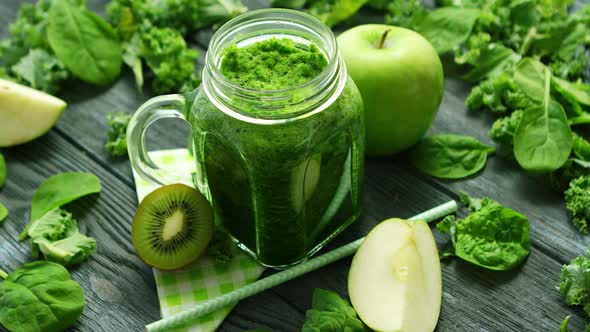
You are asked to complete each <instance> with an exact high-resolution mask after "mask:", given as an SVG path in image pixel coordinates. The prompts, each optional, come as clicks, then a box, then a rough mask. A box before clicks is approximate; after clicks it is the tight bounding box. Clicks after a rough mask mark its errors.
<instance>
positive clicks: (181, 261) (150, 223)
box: [131, 184, 213, 270]
mask: <svg viewBox="0 0 590 332" xmlns="http://www.w3.org/2000/svg"><path fill="white" fill-rule="evenodd" d="M212 235H213V209H212V208H211V205H210V204H209V202H208V201H207V199H206V198H205V197H204V196H203V195H202V194H201V193H200V192H199V191H197V190H196V189H194V188H191V187H189V186H186V185H184V184H172V185H167V186H164V187H161V188H159V189H156V190H155V191H153V192H152V193H150V194H149V195H147V196H146V197H145V198H144V199H143V201H142V202H141V204H139V208H137V212H136V213H135V217H134V218H133V225H132V227H131V238H132V240H133V245H134V246H135V250H136V251H137V254H138V255H139V257H140V258H141V259H142V260H143V261H144V262H146V263H147V264H149V265H151V266H153V267H155V268H157V269H161V270H174V269H178V268H181V267H184V266H186V265H188V264H190V263H192V262H194V261H195V260H196V259H197V258H199V256H201V254H202V253H203V251H205V249H206V248H207V246H208V245H209V242H210V241H211V237H212Z"/></svg>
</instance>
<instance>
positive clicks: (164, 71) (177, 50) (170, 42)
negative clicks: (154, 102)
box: [140, 27, 200, 93]
mask: <svg viewBox="0 0 590 332" xmlns="http://www.w3.org/2000/svg"><path fill="white" fill-rule="evenodd" d="M140 38H141V45H142V46H141V51H140V57H142V58H143V59H144V60H145V63H146V64H147V66H148V67H149V68H150V69H151V70H152V72H153V73H154V79H153V81H152V89H153V90H154V92H156V93H166V92H172V91H181V90H190V88H195V87H196V86H197V85H198V80H199V78H198V75H197V74H196V72H195V65H196V63H197V60H198V59H199V56H200V52H199V51H196V50H194V49H191V48H189V47H188V45H187V44H186V42H185V40H184V38H183V37H182V35H181V34H180V33H179V32H178V31H176V30H173V29H169V28H155V27H150V28H146V29H145V30H142V32H141V33H140ZM187 86H188V87H189V88H187Z"/></svg>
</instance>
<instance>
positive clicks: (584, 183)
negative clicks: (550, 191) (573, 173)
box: [564, 175, 590, 234]
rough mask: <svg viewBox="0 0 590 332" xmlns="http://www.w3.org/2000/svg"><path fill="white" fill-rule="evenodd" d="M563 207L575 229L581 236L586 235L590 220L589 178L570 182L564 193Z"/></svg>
mask: <svg viewBox="0 0 590 332" xmlns="http://www.w3.org/2000/svg"><path fill="white" fill-rule="evenodd" d="M564 195H565V206H566V207H567V209H568V211H569V214H570V216H571V217H572V221H573V223H574V225H575V226H576V228H577V229H578V230H579V231H580V232H581V233H583V234H588V220H589V219H590V176H589V175H583V176H580V177H578V178H575V179H574V180H572V182H570V185H569V188H568V189H567V190H566V191H565V194H564Z"/></svg>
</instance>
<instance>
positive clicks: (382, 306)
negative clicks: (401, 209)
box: [348, 219, 442, 332]
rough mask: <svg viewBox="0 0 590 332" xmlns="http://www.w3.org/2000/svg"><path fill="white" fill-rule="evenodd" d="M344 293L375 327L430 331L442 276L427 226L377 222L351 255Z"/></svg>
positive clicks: (387, 331)
mask: <svg viewBox="0 0 590 332" xmlns="http://www.w3.org/2000/svg"><path fill="white" fill-rule="evenodd" d="M348 294H349V296H350V300H351V302H352V305H353V306H354V309H355V310H356V312H357V313H358V315H359V317H360V318H361V319H362V321H363V322H364V323H365V324H367V326H369V327H370V328H371V329H373V330H375V331H383V332H432V331H433V330H434V328H435V327H436V323H437V321H438V316H439V314H440V306H441V298H442V278H441V269H440V262H439V257H438V251H437V249H436V243H435V242H434V237H433V236H432V232H431V231H430V228H429V227H428V225H427V224H426V223H425V222H424V221H406V220H402V219H388V220H385V221H383V222H382V223H380V224H379V225H377V226H376V227H375V228H374V229H373V230H372V231H371V232H370V233H369V235H367V237H366V238H365V239H364V241H363V243H362V245H361V247H360V248H359V250H358V251H357V253H356V255H355V256H354V259H353V261H352V265H351V266H350V271H349V274H348Z"/></svg>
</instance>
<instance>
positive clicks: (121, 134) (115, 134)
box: [104, 112, 131, 157]
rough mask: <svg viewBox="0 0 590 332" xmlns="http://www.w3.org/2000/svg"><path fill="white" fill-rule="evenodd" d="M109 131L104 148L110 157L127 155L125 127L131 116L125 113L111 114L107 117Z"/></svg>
mask: <svg viewBox="0 0 590 332" xmlns="http://www.w3.org/2000/svg"><path fill="white" fill-rule="evenodd" d="M107 120H108V124H109V131H108V132H107V143H106V144H105V146H104V148H105V149H106V150H107V152H108V153H109V154H110V155H111V156H117V157H118V156H124V155H126V154H127V126H128V125H129V120H131V114H129V113H126V112H111V113H109V114H108V115H107Z"/></svg>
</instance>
